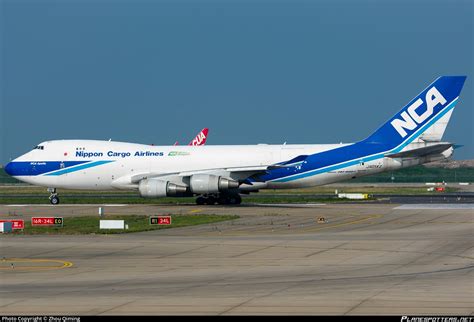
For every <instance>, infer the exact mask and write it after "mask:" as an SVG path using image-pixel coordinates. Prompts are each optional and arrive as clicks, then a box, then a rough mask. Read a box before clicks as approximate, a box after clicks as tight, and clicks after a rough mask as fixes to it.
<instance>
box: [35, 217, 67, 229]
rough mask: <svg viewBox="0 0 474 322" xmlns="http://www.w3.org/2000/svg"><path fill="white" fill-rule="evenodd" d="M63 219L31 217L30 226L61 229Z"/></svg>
mask: <svg viewBox="0 0 474 322" xmlns="http://www.w3.org/2000/svg"><path fill="white" fill-rule="evenodd" d="M63 224H64V220H63V217H32V218H31V226H54V227H63Z"/></svg>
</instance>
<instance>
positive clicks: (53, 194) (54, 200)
mask: <svg viewBox="0 0 474 322" xmlns="http://www.w3.org/2000/svg"><path fill="white" fill-rule="evenodd" d="M48 192H49V193H51V195H50V196H49V202H51V204H52V205H57V204H59V197H58V194H57V192H56V188H48Z"/></svg>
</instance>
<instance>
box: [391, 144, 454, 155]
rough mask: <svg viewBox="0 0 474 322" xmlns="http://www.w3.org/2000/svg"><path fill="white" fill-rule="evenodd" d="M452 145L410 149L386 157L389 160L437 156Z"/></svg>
mask: <svg viewBox="0 0 474 322" xmlns="http://www.w3.org/2000/svg"><path fill="white" fill-rule="evenodd" d="M452 146H453V145H452V143H440V144H435V145H430V146H425V147H422V148H417V149H412V150H408V151H403V152H398V153H394V154H388V155H386V157H389V158H411V157H413V158H416V157H424V156H427V155H430V154H438V153H442V152H444V151H446V150H447V149H449V148H450V147H452Z"/></svg>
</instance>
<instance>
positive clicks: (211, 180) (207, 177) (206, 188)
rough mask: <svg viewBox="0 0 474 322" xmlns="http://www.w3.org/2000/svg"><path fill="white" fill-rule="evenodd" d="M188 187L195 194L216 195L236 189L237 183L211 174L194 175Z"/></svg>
mask: <svg viewBox="0 0 474 322" xmlns="http://www.w3.org/2000/svg"><path fill="white" fill-rule="evenodd" d="M189 187H190V188H191V191H192V192H193V193H197V194H206V193H218V192H219V191H225V190H230V189H236V188H238V187H239V182H237V181H235V180H232V179H226V178H222V177H220V176H216V175H212V174H194V175H192V176H191V178H190V180H189Z"/></svg>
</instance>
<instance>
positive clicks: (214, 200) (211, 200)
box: [205, 196, 217, 205]
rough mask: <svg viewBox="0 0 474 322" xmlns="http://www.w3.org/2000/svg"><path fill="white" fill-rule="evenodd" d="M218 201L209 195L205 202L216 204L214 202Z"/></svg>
mask: <svg viewBox="0 0 474 322" xmlns="http://www.w3.org/2000/svg"><path fill="white" fill-rule="evenodd" d="M216 201H217V200H216V198H215V197H213V196H209V197H207V200H206V202H205V203H206V204H208V205H214V204H215V203H216Z"/></svg>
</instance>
